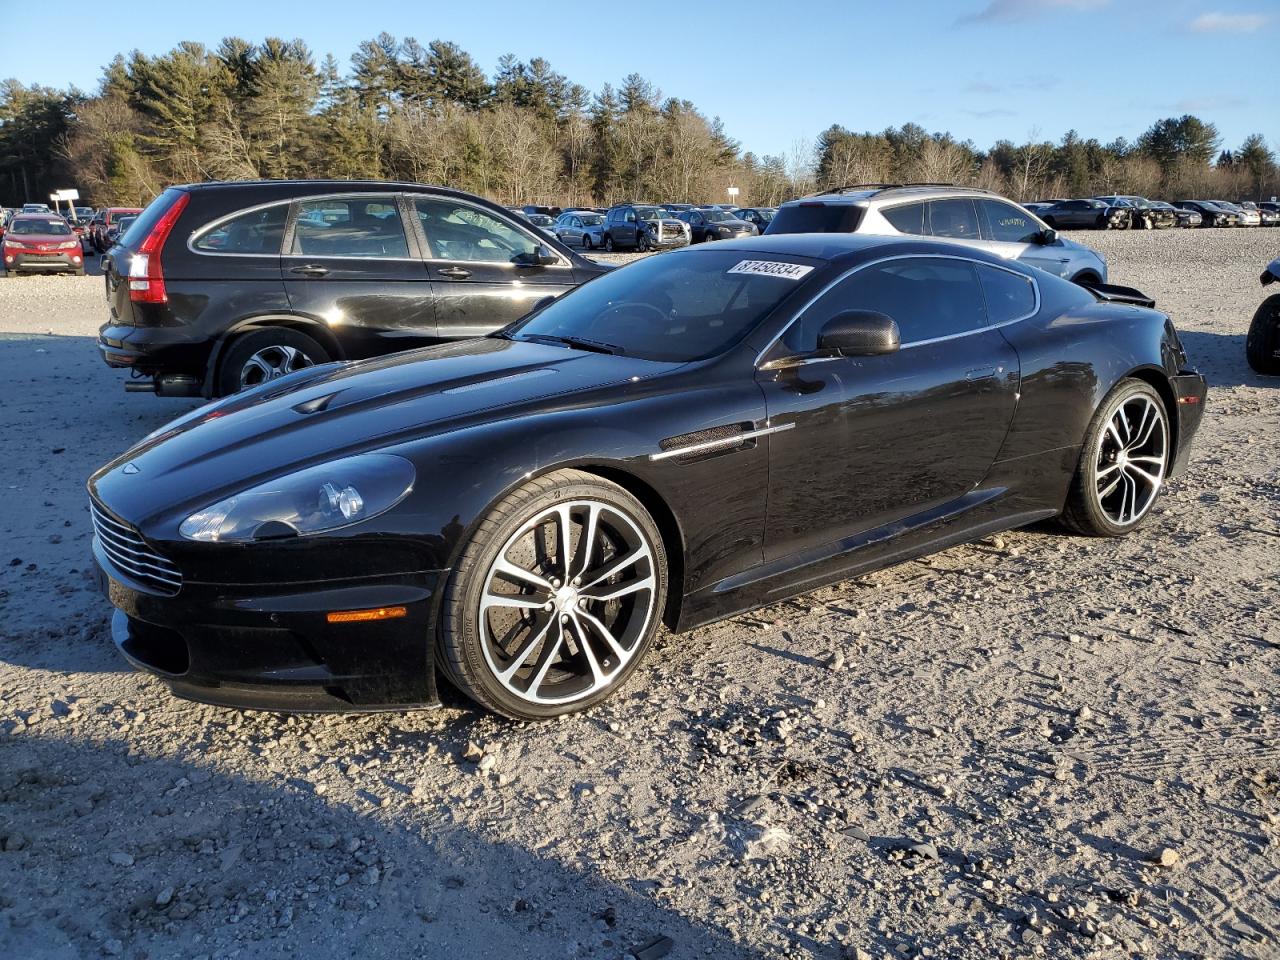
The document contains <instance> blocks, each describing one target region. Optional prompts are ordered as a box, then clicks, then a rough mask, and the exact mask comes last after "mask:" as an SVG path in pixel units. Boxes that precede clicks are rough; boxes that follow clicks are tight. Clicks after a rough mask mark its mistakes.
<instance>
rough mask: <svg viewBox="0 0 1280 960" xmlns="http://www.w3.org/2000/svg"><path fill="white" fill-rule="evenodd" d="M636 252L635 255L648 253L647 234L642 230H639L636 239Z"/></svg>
mask: <svg viewBox="0 0 1280 960" xmlns="http://www.w3.org/2000/svg"><path fill="white" fill-rule="evenodd" d="M636 252H637V253H648V252H649V234H647V233H646V232H644V231H643V230H641V231H640V233H639V235H638V236H637V237H636Z"/></svg>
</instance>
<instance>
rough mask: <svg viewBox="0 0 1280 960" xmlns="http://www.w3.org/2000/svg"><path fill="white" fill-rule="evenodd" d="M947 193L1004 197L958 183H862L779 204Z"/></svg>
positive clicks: (931, 196)
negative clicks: (957, 184) (955, 184)
mask: <svg viewBox="0 0 1280 960" xmlns="http://www.w3.org/2000/svg"><path fill="white" fill-rule="evenodd" d="M946 197H992V198H995V199H999V200H1007V199H1008V198H1007V197H1003V196H1001V195H1000V194H998V193H996V192H994V191H992V190H984V189H982V188H981V187H957V186H954V185H952V184H946V183H862V184H853V185H851V186H847V187H836V188H833V189H831V190H825V191H823V192H822V193H815V194H811V195H810V196H807V197H801V198H800V199H798V200H788V201H787V202H786V203H783V204H780V206H784V207H788V206H793V205H795V204H800V203H815V202H821V203H831V204H835V203H848V204H863V203H866V202H867V201H870V200H899V199H923V200H931V199H942V198H946Z"/></svg>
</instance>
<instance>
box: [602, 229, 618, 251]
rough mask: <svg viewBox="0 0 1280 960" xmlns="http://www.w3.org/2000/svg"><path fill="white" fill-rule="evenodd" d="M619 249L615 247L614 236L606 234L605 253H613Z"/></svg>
mask: <svg viewBox="0 0 1280 960" xmlns="http://www.w3.org/2000/svg"><path fill="white" fill-rule="evenodd" d="M616 249H617V248H616V247H614V245H613V235H612V234H609V233H606V234H605V235H604V252H605V253H613V252H615V250H616Z"/></svg>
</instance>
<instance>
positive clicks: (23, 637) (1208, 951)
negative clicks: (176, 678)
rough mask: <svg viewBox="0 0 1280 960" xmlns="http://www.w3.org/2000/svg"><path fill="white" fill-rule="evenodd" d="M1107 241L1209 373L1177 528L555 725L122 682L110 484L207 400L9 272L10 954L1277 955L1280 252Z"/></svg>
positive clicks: (681, 656)
mask: <svg viewBox="0 0 1280 960" xmlns="http://www.w3.org/2000/svg"><path fill="white" fill-rule="evenodd" d="M1078 239H1081V240H1082V241H1083V242H1086V243H1088V244H1089V245H1091V246H1094V247H1095V248H1097V249H1100V250H1101V251H1102V252H1103V253H1105V254H1106V255H1107V257H1108V259H1109V261H1110V266H1111V272H1112V281H1113V282H1115V283H1121V284H1126V285H1132V286H1137V287H1139V288H1140V289H1142V290H1144V291H1145V292H1147V293H1149V294H1151V295H1153V296H1154V297H1155V299H1156V301H1157V303H1158V305H1159V306H1160V307H1161V308H1162V309H1164V310H1166V311H1168V312H1170V313H1171V314H1172V316H1173V318H1174V321H1175V323H1177V325H1178V327H1179V329H1180V331H1181V332H1182V335H1183V340H1184V342H1185V345H1186V347H1187V350H1188V352H1189V354H1190V355H1191V357H1192V361H1193V362H1194V363H1196V364H1197V365H1198V366H1200V368H1201V369H1202V370H1203V371H1204V372H1205V373H1206V374H1207V375H1208V377H1209V380H1210V385H1211V386H1210V398H1209V406H1208V411H1207V415H1206V420H1205V424H1204V427H1203V429H1202V431H1201V434H1200V436H1199V438H1198V440H1197V443H1196V447H1195V449H1194V451H1193V460H1192V468H1191V472H1190V474H1189V475H1188V476H1186V477H1184V478H1181V479H1179V480H1177V481H1175V482H1173V484H1172V485H1171V489H1170V490H1169V492H1168V494H1167V495H1166V497H1165V498H1164V499H1163V500H1162V501H1161V504H1160V505H1159V506H1158V508H1157V510H1156V515H1155V516H1154V517H1153V518H1152V520H1151V522H1150V523H1149V524H1148V525H1147V526H1146V527H1145V528H1143V529H1142V530H1141V531H1140V532H1139V533H1138V534H1136V535H1134V536H1132V537H1130V538H1128V539H1125V540H1118V541H1097V540H1085V539H1080V538H1076V537H1070V536H1067V535H1065V534H1063V533H1060V532H1058V531H1057V530H1056V529H1055V528H1053V527H1052V526H1048V525H1046V526H1043V527H1036V528H1033V529H1031V530H1027V531H1021V532H1016V533H1011V534H1005V535H1002V536H1000V537H993V538H990V539H988V540H985V541H983V542H980V543H977V544H974V545H971V546H965V547H958V548H954V549H952V550H948V551H946V552H945V553H942V554H938V555H935V556H933V557H930V558H926V559H925V560H923V561H918V562H912V563H908V564H905V565H903V566H900V567H896V568H893V569H890V570H887V571H883V572H880V573H877V574H874V575H871V576H867V577H864V578H862V579H860V580H857V581H851V582H848V583H843V584H839V585H836V586H834V587H830V588H826V589H823V590H820V591H817V592H815V593H812V594H809V595H806V596H804V597H801V598H799V599H797V600H794V601H788V602H784V603H781V604H778V605H775V606H773V607H770V608H767V609H765V610H762V611H757V612H756V613H753V614H750V615H747V616H741V617H738V618H736V619H733V620H731V621H728V622H725V623H720V624H716V625H713V626H709V627H705V628H702V629H699V630H697V631H694V632H692V633H690V634H686V635H683V636H678V637H672V636H669V635H662V636H660V638H659V646H658V648H657V649H655V650H654V651H653V652H652V653H651V655H650V656H649V658H648V660H647V663H646V664H645V665H644V666H642V667H641V669H640V671H639V672H638V673H637V675H636V677H635V679H634V680H633V681H632V682H631V684H630V685H629V686H628V687H627V688H626V689H624V690H623V691H621V693H620V694H619V695H618V696H616V697H615V698H614V699H613V700H612V701H610V702H609V703H607V704H605V705H604V706H603V707H601V708H599V709H597V710H595V711H593V712H591V713H590V714H588V715H586V716H581V717H575V718H571V719H567V720H562V721H558V722H554V723H550V724H544V725H523V726H522V725H517V724H512V723H508V722H504V721H501V720H498V719H496V718H494V717H491V716H488V715H485V714H482V713H479V712H477V711H475V710H474V709H472V708H471V707H469V706H468V705H466V704H465V703H463V702H461V700H460V699H458V698H452V699H451V700H450V703H449V705H448V706H446V707H445V708H444V709H442V710H439V711H433V712H420V713H406V714H390V715H376V716H360V717H350V716H326V717H284V716H277V715H270V714H258V713H253V714H250V713H238V712H236V711H232V710H225V709H219V708H213V707H204V706H198V705H194V704H190V703H186V702H183V701H178V700H174V699H173V698H171V697H170V696H169V695H168V694H167V692H166V691H165V688H164V687H163V686H162V685H161V684H159V683H158V682H156V681H154V680H151V679H148V678H145V677H143V676H142V675H140V674H136V673H133V672H131V671H129V670H128V669H126V668H125V666H124V665H123V663H122V661H121V660H120V659H119V658H118V657H117V655H116V654H115V651H114V650H113V649H112V647H111V643H110V638H109V630H108V612H109V607H108V606H107V603H106V601H105V600H103V599H102V598H101V597H100V596H98V595H97V594H96V593H95V591H94V588H93V585H92V583H91V579H90V576H89V570H90V568H91V562H92V561H91V555H90V538H91V533H90V525H89V517H88V511H87V506H86V500H85V494H84V481H85V479H86V478H87V476H88V475H89V473H90V472H92V470H93V469H95V468H96V467H97V466H98V465H100V464H101V463H102V462H104V461H105V460H107V459H108V458H110V457H111V456H113V455H114V454H116V453H117V452H119V451H120V450H122V449H123V448H124V447H126V446H127V445H128V444H129V443H131V442H132V441H134V440H136V439H138V438H139V437H141V436H142V435H144V434H146V433H148V432H149V431H151V430H153V429H154V428H156V427H157V426H159V425H160V424H161V423H163V422H164V421H165V420H167V419H169V418H170V417H173V416H177V415H178V414H180V413H182V412H184V411H185V410H187V409H189V408H190V407H191V406H192V404H191V403H190V402H186V401H163V400H157V399H156V398H155V397H151V396H147V395H141V394H125V393H124V391H123V389H122V386H121V383H122V379H123V378H122V376H121V375H120V374H119V373H118V372H115V371H110V370H108V369H107V368H106V367H105V366H104V365H103V364H102V363H101V362H100V360H99V359H98V357H97V353H96V349H95V347H94V337H95V334H96V329H97V326H98V325H99V323H100V322H101V320H102V317H103V314H104V312H105V308H104V305H103V302H102V290H101V284H102V281H101V279H100V278H95V277H86V278H82V279H77V278H69V277H65V278H64V277H47V278H42V277H33V278H24V279H20V280H12V279H8V278H5V279H0V464H3V471H4V472H3V485H2V486H0V492H2V493H3V496H0V541H2V542H3V544H4V547H3V551H4V552H3V554H0V564H2V566H0V610H3V618H2V619H0V957H32V958H37V957H50V958H53V957H57V958H62V957H66V958H75V957H94V956H125V957H137V958H141V957H170V956H206V957H210V958H222V957H233V956H244V957H260V956H265V957H275V956H282V957H283V956H293V955H299V956H308V957H317V958H329V957H334V958H338V957H343V958H345V957H349V956H350V955H351V954H352V952H353V950H355V949H359V951H360V953H361V954H362V955H364V956H423V957H450V958H471V957H475V958H480V957H504V958H505V957H530V958H550V957H556V958H561V957H600V958H620V957H622V956H624V955H626V952H627V951H629V950H641V949H642V948H645V947H647V946H651V949H650V952H648V953H644V952H642V953H641V954H640V955H641V956H659V955H662V951H663V949H664V948H665V947H666V945H667V941H666V940H663V939H661V938H664V937H665V938H670V941H671V943H670V952H669V953H667V954H666V955H667V956H670V957H681V958H693V957H715V958H734V957H740V958H762V960H763V958H773V957H779V956H816V957H824V958H825V957H832V958H842V957H854V956H857V957H861V956H863V954H862V953H860V952H859V951H865V953H866V954H867V955H870V956H872V957H880V956H894V957H899V956H904V957H912V956H948V957H965V958H969V957H972V958H983V960H986V958H990V957H1001V956H1011V957H1012V956H1017V957H1023V956H1030V955H1044V956H1050V957H1057V956H1063V957H1070V956H1100V957H1120V956H1130V955H1134V954H1138V955H1150V956H1152V957H1156V956H1159V957H1201V956H1213V957H1224V956H1243V957H1258V958H1261V957H1274V956H1276V955H1277V952H1280V853H1278V852H1277V851H1278V850H1280V847H1278V846H1277V837H1278V836H1280V832H1278V831H1280V799H1278V793H1280V749H1278V747H1277V740H1276V733H1277V731H1276V719H1275V715H1276V711H1277V708H1278V702H1277V695H1276V691H1277V677H1278V674H1280V616H1278V615H1277V613H1276V608H1275V603H1274V598H1275V591H1276V587H1277V582H1278V579H1280V402H1278V401H1280V381H1277V380H1265V379H1263V378H1261V377H1259V376H1257V375H1255V374H1253V373H1252V372H1251V371H1250V370H1249V368H1248V367H1247V365H1246V364H1245V359H1244V333H1245V330H1246V328H1247V326H1248V322H1249V319H1250V317H1251V316H1252V314H1253V311H1254V309H1255V308H1256V306H1257V305H1258V303H1260V302H1261V300H1262V299H1263V290H1262V288H1261V287H1260V286H1259V285H1258V280H1257V278H1258V274H1259V273H1260V272H1261V270H1262V268H1263V266H1264V265H1265V264H1266V263H1267V262H1268V261H1269V260H1271V259H1272V258H1273V257H1274V256H1275V254H1276V250H1275V249H1274V248H1275V245H1276V243H1277V242H1280V234H1276V233H1272V232H1270V231H1263V230H1256V229H1255V230H1216V231H1209V230H1203V231H1196V230H1179V231H1173V230H1170V231H1163V232H1158V233H1118V234H1116V233H1111V234H1101V233H1099V234H1089V235H1082V236H1080V237H1078ZM601 259H610V260H616V261H623V260H628V259H632V258H631V257H626V256H617V257H602V258H601ZM850 489H851V494H852V493H856V478H850ZM715 508H716V505H715V504H708V509H715Z"/></svg>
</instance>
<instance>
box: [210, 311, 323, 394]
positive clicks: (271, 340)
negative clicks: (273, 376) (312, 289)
mask: <svg viewBox="0 0 1280 960" xmlns="http://www.w3.org/2000/svg"><path fill="white" fill-rule="evenodd" d="M272 348H285V349H288V350H294V351H297V352H298V353H300V354H302V356H303V357H304V358H305V360H306V362H305V363H302V364H301V365H300V366H298V367H295V369H301V368H302V367H306V366H313V365H315V364H317V363H328V362H329V359H330V357H329V352H328V351H327V350H325V348H324V347H322V346H320V344H319V343H318V342H316V341H315V340H314V339H313V338H311V337H309V336H307V335H306V334H305V333H300V332H299V331H297V330H291V329H289V328H288V327H265V328H263V329H260V330H254V331H252V332H250V333H245V334H242V335H241V336H239V337H236V339H234V340H232V341H231V345H230V346H229V347H227V350H226V352H225V353H224V354H223V355H222V360H221V362H220V363H219V364H218V374H217V380H216V381H215V383H216V385H217V388H218V389H217V396H219V397H226V396H230V395H231V394H233V393H239V392H240V391H241V390H243V389H245V388H246V387H249V386H257V383H252V382H251V383H243V382H242V372H243V370H244V367H245V365H246V364H247V363H248V362H249V361H250V359H251V358H253V357H254V355H255V354H260V353H263V352H264V351H270V350H271V349H272Z"/></svg>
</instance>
